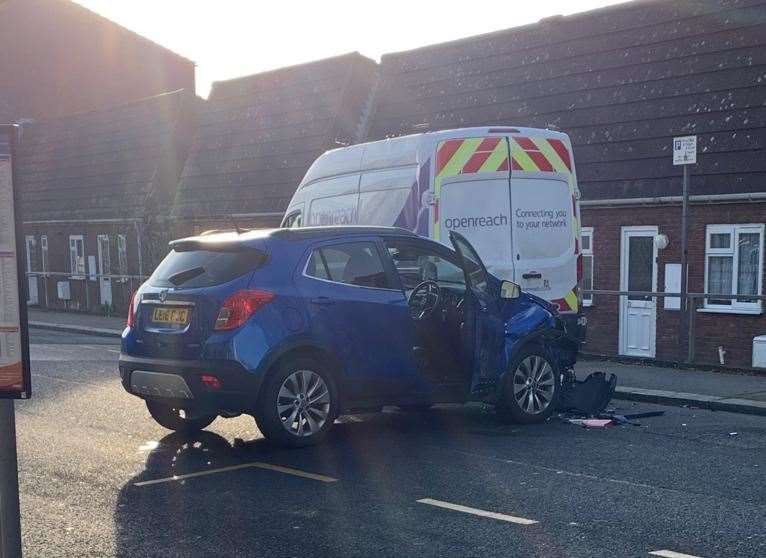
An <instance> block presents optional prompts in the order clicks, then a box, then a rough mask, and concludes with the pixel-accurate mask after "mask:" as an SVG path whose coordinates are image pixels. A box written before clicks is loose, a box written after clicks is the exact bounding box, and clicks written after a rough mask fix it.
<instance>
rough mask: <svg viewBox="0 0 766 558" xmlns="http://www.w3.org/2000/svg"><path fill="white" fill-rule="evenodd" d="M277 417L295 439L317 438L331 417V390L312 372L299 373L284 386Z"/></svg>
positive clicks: (283, 384) (284, 382)
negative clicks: (316, 435) (296, 437)
mask: <svg viewBox="0 0 766 558" xmlns="http://www.w3.org/2000/svg"><path fill="white" fill-rule="evenodd" d="M276 405H277V414H278V415H279V418H280V420H281V422H282V426H283V427H284V429H285V430H287V432H289V433H290V434H292V435H293V436H298V437H304V436H313V435H315V434H317V433H318V432H319V431H321V430H322V427H323V426H324V425H325V423H326V422H327V420H328V418H329V417H330V390H329V388H328V387H327V384H326V383H325V381H324V380H323V379H322V377H321V376H320V375H319V374H317V373H316V372H313V371H311V370H297V371H295V372H293V373H292V374H290V375H289V376H288V377H287V378H285V380H284V381H283V382H282V385H281V387H280V388H279V393H278V394H277V401H276Z"/></svg>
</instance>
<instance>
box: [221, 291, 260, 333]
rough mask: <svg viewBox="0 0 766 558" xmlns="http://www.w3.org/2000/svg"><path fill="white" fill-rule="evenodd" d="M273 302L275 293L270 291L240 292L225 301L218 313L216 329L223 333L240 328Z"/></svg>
mask: <svg viewBox="0 0 766 558" xmlns="http://www.w3.org/2000/svg"><path fill="white" fill-rule="evenodd" d="M272 300H274V293H271V292H269V291H260V290H255V289H251V290H246V291H239V292H238V293H236V294H234V295H232V296H230V297H229V298H227V299H226V301H224V303H223V306H221V309H220V310H219V311H218V317H217V318H216V320H215V327H214V329H215V330H216V331H221V330H226V329H235V328H238V327H239V326H241V325H242V324H244V323H245V322H246V321H247V320H249V319H250V316H252V315H253V314H255V313H256V312H257V311H258V310H259V309H260V308H262V307H263V306H265V305H266V304H268V303H269V302H271V301H272Z"/></svg>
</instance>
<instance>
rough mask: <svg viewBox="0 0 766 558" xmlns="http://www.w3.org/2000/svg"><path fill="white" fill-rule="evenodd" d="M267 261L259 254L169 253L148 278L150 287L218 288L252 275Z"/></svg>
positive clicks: (253, 251) (252, 252) (248, 252)
mask: <svg viewBox="0 0 766 558" xmlns="http://www.w3.org/2000/svg"><path fill="white" fill-rule="evenodd" d="M265 260H266V256H265V254H264V253H263V252H260V251H258V250H242V251H220V250H182V251H178V250H172V251H171V252H170V253H169V254H168V255H167V256H165V259H164V260H162V263H161V264H160V265H159V266H158V267H157V269H155V270H154V273H153V274H152V276H151V277H150V278H149V284H150V285H151V286H153V287H183V288H199V287H210V286H212V285H220V284H222V283H226V282H228V281H231V280H232V279H236V278H237V277H240V276H242V275H244V274H245V273H248V272H251V271H255V270H256V269H258V268H259V267H260V266H261V265H263V262H264V261H265Z"/></svg>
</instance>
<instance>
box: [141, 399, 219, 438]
mask: <svg viewBox="0 0 766 558" xmlns="http://www.w3.org/2000/svg"><path fill="white" fill-rule="evenodd" d="M146 408H147V409H148V410H149V414H150V415H152V418H153V419H154V420H155V421H157V423H158V424H159V425H160V426H164V427H165V428H167V429H168V430H174V431H176V432H179V433H181V434H196V433H197V432H199V431H200V430H204V429H205V428H207V427H208V426H210V424H211V423H212V422H213V421H214V420H215V419H216V417H217V416H218V415H205V414H201V413H195V412H194V411H193V410H190V409H179V408H177V407H173V406H171V405H166V404H165V403H160V402H158V401H152V400H150V399H147V400H146Z"/></svg>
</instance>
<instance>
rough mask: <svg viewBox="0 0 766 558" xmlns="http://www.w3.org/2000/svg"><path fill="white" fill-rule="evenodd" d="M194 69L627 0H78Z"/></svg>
mask: <svg viewBox="0 0 766 558" xmlns="http://www.w3.org/2000/svg"><path fill="white" fill-rule="evenodd" d="M76 1H77V2H78V3H80V4H82V5H84V6H86V7H87V8H89V9H91V10H93V11H94V12H98V13H100V14H101V15H103V16H105V17H108V18H109V19H111V20H113V21H116V22H117V23H119V24H121V25H123V26H124V27H127V28H129V29H131V30H133V31H135V32H137V33H139V34H141V35H143V36H145V37H147V38H149V39H151V40H153V41H155V42H157V43H160V44H161V45H163V46H165V47H167V48H169V49H171V50H173V51H175V52H177V53H179V54H181V55H183V56H185V57H187V58H189V59H191V60H194V61H195V62H196V63H197V92H198V93H199V94H200V95H202V96H205V97H206V96H207V94H208V92H209V89H210V84H211V82H213V81H218V80H224V79H230V78H234V77H239V76H244V75H249V74H254V73H257V72H262V71H265V70H271V69H274V68H279V67H281V66H288V65H291V64H298V63H301V62H308V61H311V60H317V59H320V58H326V57H328V56H334V55H336V54H343V53H346V52H351V51H354V50H357V51H359V52H361V53H362V54H364V55H365V56H368V57H370V58H373V59H375V60H380V56H381V55H382V54H384V53H387V52H397V51H401V50H409V49H411V48H416V47H420V46H424V45H428V44H433V43H439V42H442V41H448V40H452V39H459V38H462V37H467V36H470V35H478V34H480V33H487V32H490V31H496V30H498V29H505V28H508V27H515V26H518V25H524V24H526V23H532V22H535V21H538V20H539V19H541V18H544V17H548V16H552V15H556V14H563V15H567V14H571V13H575V12H581V11H585V10H590V9H593V8H598V7H601V6H606V5H608V4H617V3H619V2H620V1H621V0H546V1H544V2H543V1H535V0H527V1H520V0H502V1H497V0H482V1H479V2H467V3H464V2H460V3H457V2H450V1H449V0H442V1H441V2H433V1H430V2H429V1H423V0H421V1H415V0H385V1H383V2H378V1H375V2H372V1H370V0H367V1H365V0H355V1H350V0H316V1H311V2H307V1H298V2H289V1H281V2H280V1H264V0H76Z"/></svg>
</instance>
